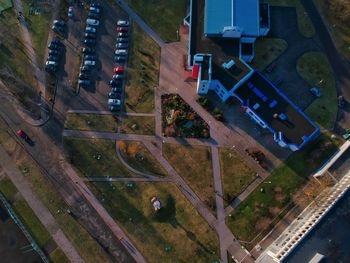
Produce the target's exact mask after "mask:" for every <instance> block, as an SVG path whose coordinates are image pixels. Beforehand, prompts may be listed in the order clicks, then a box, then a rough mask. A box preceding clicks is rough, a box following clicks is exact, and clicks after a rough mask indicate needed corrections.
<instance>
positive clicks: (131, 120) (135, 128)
mask: <svg viewBox="0 0 350 263" xmlns="http://www.w3.org/2000/svg"><path fill="white" fill-rule="evenodd" d="M155 126H156V123H155V118H154V117H149V116H125V117H123V121H122V125H121V130H120V131H121V132H122V133H133V134H143V135H154V134H155V128H156V127H155Z"/></svg>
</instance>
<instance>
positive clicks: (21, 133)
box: [16, 130, 34, 146]
mask: <svg viewBox="0 0 350 263" xmlns="http://www.w3.org/2000/svg"><path fill="white" fill-rule="evenodd" d="M16 133H17V135H18V136H19V137H21V138H22V139H23V140H25V142H27V143H28V144H29V145H31V146H33V145H34V142H33V141H32V139H30V137H29V136H28V134H26V133H25V132H24V131H23V130H18V131H17V132H16Z"/></svg>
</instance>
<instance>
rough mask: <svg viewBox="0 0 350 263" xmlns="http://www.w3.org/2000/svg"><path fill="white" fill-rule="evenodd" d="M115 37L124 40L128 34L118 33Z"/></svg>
mask: <svg viewBox="0 0 350 263" xmlns="http://www.w3.org/2000/svg"><path fill="white" fill-rule="evenodd" d="M117 36H118V37H124V38H127V37H128V33H124V32H118V34H117Z"/></svg>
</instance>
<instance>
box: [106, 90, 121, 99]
mask: <svg viewBox="0 0 350 263" xmlns="http://www.w3.org/2000/svg"><path fill="white" fill-rule="evenodd" d="M121 96H122V94H121V93H115V92H109V93H108V98H109V99H119V100H120V98H121Z"/></svg>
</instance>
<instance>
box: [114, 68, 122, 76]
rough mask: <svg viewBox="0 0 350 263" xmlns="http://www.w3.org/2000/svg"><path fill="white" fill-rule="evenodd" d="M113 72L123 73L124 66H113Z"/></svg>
mask: <svg viewBox="0 0 350 263" xmlns="http://www.w3.org/2000/svg"><path fill="white" fill-rule="evenodd" d="M113 72H114V73H118V74H123V73H124V68H122V67H115V68H114V69H113Z"/></svg>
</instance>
